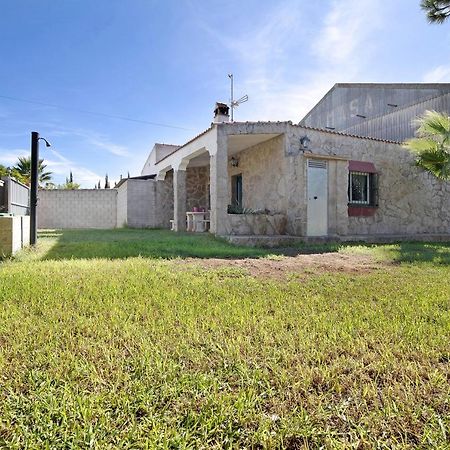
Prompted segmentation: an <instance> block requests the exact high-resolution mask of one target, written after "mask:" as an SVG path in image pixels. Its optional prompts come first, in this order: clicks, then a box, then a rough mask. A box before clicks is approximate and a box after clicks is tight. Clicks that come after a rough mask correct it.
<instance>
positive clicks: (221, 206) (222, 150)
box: [210, 132, 230, 236]
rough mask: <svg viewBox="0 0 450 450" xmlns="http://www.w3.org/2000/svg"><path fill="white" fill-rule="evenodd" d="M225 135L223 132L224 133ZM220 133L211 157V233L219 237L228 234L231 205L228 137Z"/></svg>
mask: <svg viewBox="0 0 450 450" xmlns="http://www.w3.org/2000/svg"><path fill="white" fill-rule="evenodd" d="M222 133H223V132H222ZM222 133H220V134H219V132H218V136H217V150H216V152H215V153H213V154H211V156H210V190H211V192H210V195H211V217H210V220H211V224H210V232H211V233H214V234H216V235H219V236H223V235H226V234H227V229H228V226H227V225H228V215H227V207H228V203H229V200H230V199H229V194H228V149H227V135H226V134H225V133H223V134H222Z"/></svg>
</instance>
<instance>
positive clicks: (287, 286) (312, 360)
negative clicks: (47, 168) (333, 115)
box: [0, 230, 450, 449]
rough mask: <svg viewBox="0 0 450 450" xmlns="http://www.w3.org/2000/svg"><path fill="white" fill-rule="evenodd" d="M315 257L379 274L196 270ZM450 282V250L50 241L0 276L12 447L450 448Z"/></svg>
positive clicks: (3, 385) (1, 377) (0, 348)
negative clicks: (213, 264) (362, 262)
mask: <svg viewBox="0 0 450 450" xmlns="http://www.w3.org/2000/svg"><path fill="white" fill-rule="evenodd" d="M314 251H317V252H319V251H320V252H322V253H323V252H330V253H329V255H330V257H331V255H334V254H335V253H333V252H337V253H338V254H339V255H342V256H343V257H345V258H352V257H353V256H354V257H357V256H358V255H364V256H365V257H368V258H373V260H374V262H375V263H374V268H373V270H372V269H371V270H370V271H367V272H364V273H361V274H359V273H350V272H341V271H327V270H325V271H324V270H322V271H317V272H316V271H315V270H305V271H303V272H302V273H286V274H285V276H284V277H282V278H271V277H258V276H256V277H255V276H251V275H249V274H248V273H247V272H246V270H245V268H236V267H235V266H233V267H231V266H230V267H228V266H227V262H226V261H224V264H223V265H222V266H220V267H218V268H215V269H202V268H201V267H200V266H198V265H196V264H195V260H192V259H191V260H190V262H189V263H186V262H185V261H184V260H183V259H182V258H185V257H190V258H202V261H203V260H205V259H206V258H212V257H214V258H227V259H228V261H232V260H233V261H234V260H237V259H244V258H258V260H261V259H262V260H264V261H265V260H268V261H272V263H273V262H274V261H275V262H276V261H277V260H278V259H285V258H293V257H295V256H283V255H284V254H289V255H295V254H301V253H303V252H305V253H312V252H314ZM322 257H325V258H326V257H327V255H322ZM297 258H301V256H299V257H297ZM193 261H194V262H193ZM449 280H450V245H449V244H424V243H409V244H396V245H387V246H363V245H352V246H337V245H322V246H312V247H311V246H298V247H297V248H294V249H292V248H291V249H280V250H270V251H267V250H263V249H246V248H239V247H233V246H231V245H229V244H227V243H225V242H222V241H217V240H215V239H213V238H211V237H209V236H193V235H189V234H185V235H180V236H174V235H173V234H170V233H168V232H165V231H147V230H143V231H137V230H115V231H65V232H46V233H43V234H42V235H41V237H40V243H39V247H38V249H37V250H35V251H29V252H23V253H22V254H21V255H19V256H18V257H17V258H16V259H15V260H7V261H5V262H3V263H1V264H0V301H1V309H0V448H17V449H22V448H30V449H35V448H36V449H38V448H39V449H40V448H55V449H59V448H96V449H97V448H98V449H108V448H128V449H139V448H142V449H146V448H192V449H197V448H218V449H219V448H288V449H296V448H319V447H325V448H386V449H388V448H430V447H433V448H442V449H443V448H449V447H450V281H449Z"/></svg>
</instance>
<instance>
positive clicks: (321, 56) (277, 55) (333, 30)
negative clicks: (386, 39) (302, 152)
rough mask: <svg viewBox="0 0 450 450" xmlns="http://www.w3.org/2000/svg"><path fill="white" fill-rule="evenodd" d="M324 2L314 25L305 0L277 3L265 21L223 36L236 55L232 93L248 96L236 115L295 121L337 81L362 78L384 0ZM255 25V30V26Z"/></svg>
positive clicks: (224, 43)
mask: <svg viewBox="0 0 450 450" xmlns="http://www.w3.org/2000/svg"><path fill="white" fill-rule="evenodd" d="M327 3H328V5H327V4H325V2H324V4H323V8H322V10H323V11H324V12H325V15H324V19H323V21H322V24H321V27H319V29H308V16H307V11H304V8H305V4H304V3H303V2H298V1H285V2H284V3H283V4H282V6H280V4H279V3H278V2H277V3H276V6H275V7H274V8H273V11H272V12H271V13H269V14H267V15H266V16H265V17H264V23H262V24H261V23H253V25H252V27H251V29H250V30H246V31H244V32H242V33H241V34H240V35H239V34H238V35H237V36H235V37H234V38H230V37H229V36H227V40H224V39H223V37H220V36H217V33H214V32H213V31H210V33H211V34H212V35H213V37H214V38H216V39H217V40H218V41H219V42H220V44H222V45H223V46H224V47H225V48H226V49H227V50H229V51H230V52H232V53H233V54H235V55H237V56H238V58H239V60H240V61H239V73H237V76H236V81H237V83H236V87H237V89H236V91H237V95H236V96H238V95H240V94H244V93H247V94H249V97H250V101H249V102H248V103H246V104H245V105H242V106H241V107H240V108H239V109H238V110H237V111H236V118H237V120H292V121H294V122H296V121H298V120H300V119H301V118H302V117H303V116H304V115H305V114H306V113H307V112H308V111H309V109H311V108H312V107H313V106H314V105H315V104H316V103H317V102H318V101H319V100H320V98H321V97H322V96H323V95H324V94H325V93H326V92H327V91H328V90H329V89H330V88H331V87H332V86H333V85H334V84H335V83H337V82H351V81H362V80H361V78H362V77H363V76H364V74H365V73H367V72H368V71H367V69H370V67H368V66H369V63H370V55H371V52H372V50H373V48H374V47H373V45H374V43H375V42H376V36H375V33H376V32H378V31H379V28H380V24H381V20H380V19H381V18H382V16H383V13H384V9H385V6H386V5H389V3H388V1H387V0H333V1H331V2H327ZM255 30H256V31H255Z"/></svg>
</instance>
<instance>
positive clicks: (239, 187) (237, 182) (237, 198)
mask: <svg viewBox="0 0 450 450" xmlns="http://www.w3.org/2000/svg"><path fill="white" fill-rule="evenodd" d="M242 197H243V180H242V173H238V174H236V175H232V176H231V204H232V205H233V206H237V207H239V208H242Z"/></svg>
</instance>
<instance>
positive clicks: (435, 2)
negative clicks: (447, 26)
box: [420, 0, 450, 23]
mask: <svg viewBox="0 0 450 450" xmlns="http://www.w3.org/2000/svg"><path fill="white" fill-rule="evenodd" d="M420 7H421V8H422V9H423V10H425V11H426V13H427V19H428V21H429V22H431V23H443V22H445V21H446V20H447V19H448V18H449V17H450V0H422V1H421V2H420Z"/></svg>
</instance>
